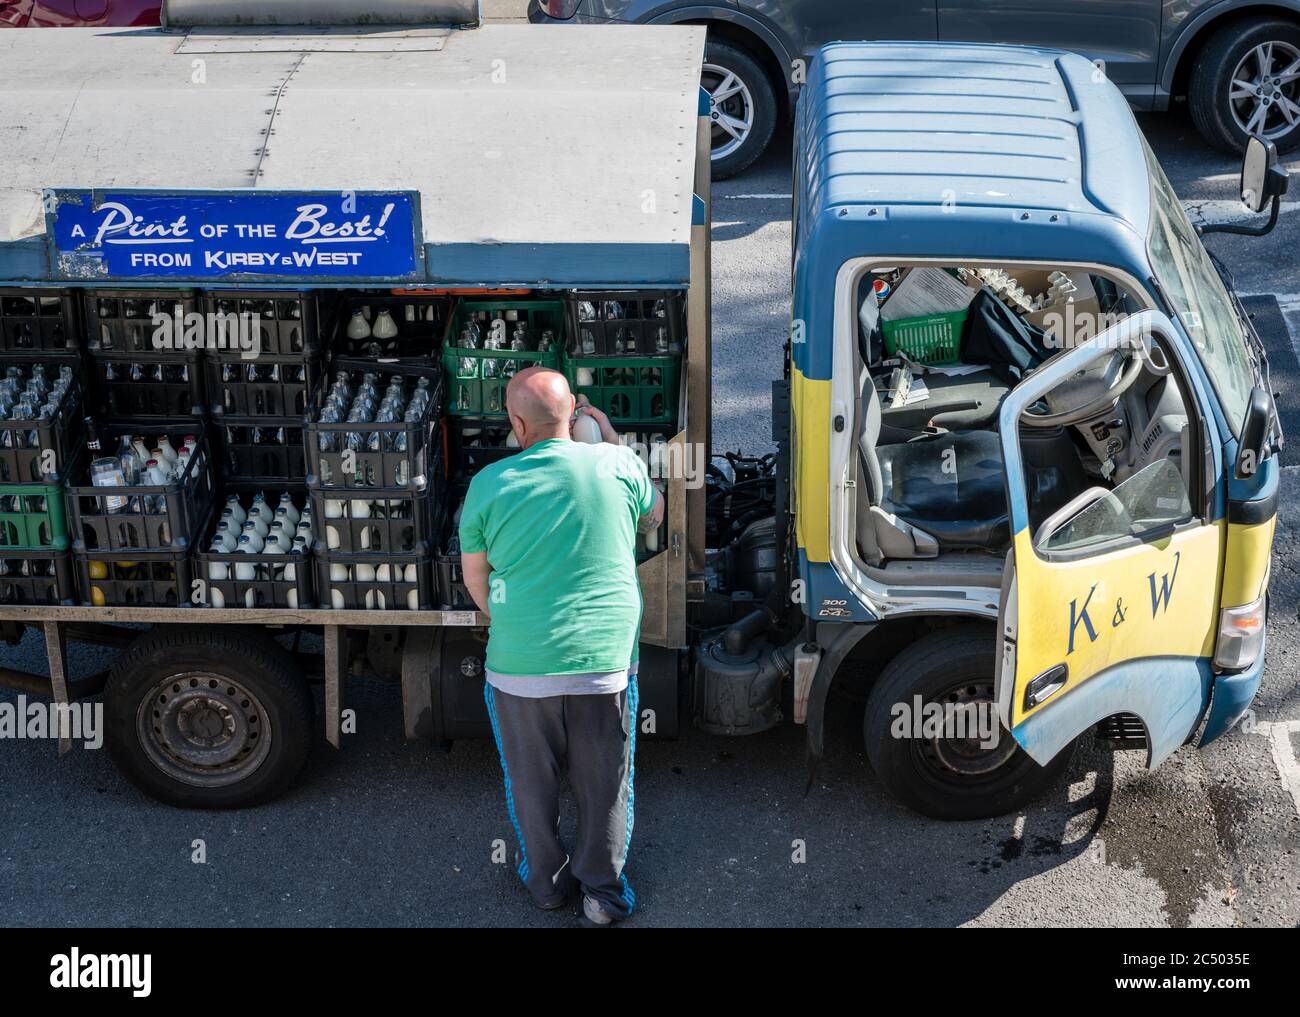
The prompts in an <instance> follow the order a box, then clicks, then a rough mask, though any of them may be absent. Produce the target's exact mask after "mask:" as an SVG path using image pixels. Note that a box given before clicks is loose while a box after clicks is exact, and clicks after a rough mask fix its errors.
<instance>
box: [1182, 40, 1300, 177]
mask: <svg viewBox="0 0 1300 1017" xmlns="http://www.w3.org/2000/svg"><path fill="white" fill-rule="evenodd" d="M1187 102H1188V105H1189V106H1190V107H1191V113H1192V120H1193V122H1194V123H1195V124H1196V129H1197V130H1198V131H1200V133H1201V135H1202V136H1203V137H1204V138H1205V140H1206V141H1208V142H1209V143H1210V144H1211V145H1213V146H1214V147H1215V148H1220V149H1223V150H1224V151H1227V152H1240V151H1241V150H1242V149H1244V148H1245V147H1246V139H1247V137H1248V136H1249V135H1251V134H1259V135H1261V136H1262V137H1264V138H1265V139H1267V140H1269V141H1271V142H1273V144H1274V145H1276V146H1277V150H1278V151H1279V152H1286V151H1290V150H1291V149H1293V148H1295V147H1296V146H1297V145H1300V25H1297V24H1296V23H1295V22H1292V21H1282V20H1280V19H1270V20H1268V21H1258V20H1253V19H1250V20H1241V21H1237V22H1234V23H1233V24H1230V25H1225V26H1224V27H1223V28H1220V29H1219V30H1218V31H1216V32H1215V33H1214V34H1213V35H1212V36H1211V37H1210V39H1209V41H1208V42H1206V44H1205V48H1204V49H1202V50H1201V52H1200V53H1199V54H1198V55H1197V57H1196V59H1195V63H1194V64H1193V65H1192V76H1191V82H1190V85H1189V88H1188V95H1187Z"/></svg>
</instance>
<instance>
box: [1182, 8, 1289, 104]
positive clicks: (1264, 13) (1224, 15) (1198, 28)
mask: <svg viewBox="0 0 1300 1017" xmlns="http://www.w3.org/2000/svg"><path fill="white" fill-rule="evenodd" d="M1270 19H1281V20H1284V21H1291V22H1294V23H1295V24H1296V25H1297V26H1300V0H1290V2H1278V0H1260V2H1258V3H1241V2H1240V0H1220V2H1218V3H1213V4H1210V5H1209V6H1207V7H1206V8H1205V9H1204V10H1202V11H1200V12H1199V13H1197V14H1196V16H1195V17H1193V18H1192V19H1191V21H1190V22H1189V23H1188V24H1187V25H1185V26H1184V27H1183V29H1182V30H1181V31H1180V32H1179V34H1178V37H1177V38H1176V40H1175V41H1174V44H1173V46H1172V47H1171V49H1170V50H1169V53H1168V54H1164V55H1162V57H1161V60H1162V66H1161V70H1160V81H1159V86H1158V87H1159V88H1161V89H1162V90H1164V92H1165V94H1166V95H1168V96H1174V95H1186V94H1187V87H1188V82H1189V80H1190V78H1191V74H1192V66H1193V64H1194V63H1195V62H1196V58H1197V56H1198V54H1199V53H1200V52H1201V50H1202V49H1204V47H1205V44H1206V43H1207V42H1209V40H1210V39H1211V37H1212V36H1213V35H1214V33H1215V32H1217V31H1219V30H1220V29H1221V28H1223V27H1224V26H1225V25H1230V24H1233V23H1234V22H1238V21H1248V20H1256V21H1266V20H1270Z"/></svg>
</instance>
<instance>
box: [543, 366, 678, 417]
mask: <svg viewBox="0 0 1300 1017" xmlns="http://www.w3.org/2000/svg"><path fill="white" fill-rule="evenodd" d="M681 368H682V358H681V354H669V355H668V356H664V357H628V356H620V357H566V358H565V360H564V375H565V377H566V378H568V379H569V387H570V388H571V389H573V394H574V395H575V396H579V395H585V396H586V397H587V398H588V399H589V400H590V401H591V404H592V405H593V406H596V407H598V408H599V409H602V410H604V411H605V415H606V416H608V417H609V421H610V423H611V424H614V425H616V426H623V425H628V426H630V425H633V424H638V425H642V426H651V425H660V426H669V427H672V426H675V425H676V423H677V404H678V397H679V393H678V388H677V382H678V378H679V377H680V375H681ZM583 371H589V372H591V373H590V376H586V375H581V376H580V374H579V372H583Z"/></svg>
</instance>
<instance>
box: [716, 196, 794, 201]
mask: <svg viewBox="0 0 1300 1017" xmlns="http://www.w3.org/2000/svg"><path fill="white" fill-rule="evenodd" d="M714 197H715V198H728V199H730V200H732V201H776V200H778V199H781V200H785V201H789V200H790V199H791V198H793V197H794V195H792V194H715V195H714Z"/></svg>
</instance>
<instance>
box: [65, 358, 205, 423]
mask: <svg viewBox="0 0 1300 1017" xmlns="http://www.w3.org/2000/svg"><path fill="white" fill-rule="evenodd" d="M89 361H90V372H91V378H92V386H93V387H94V390H95V392H96V393H97V405H98V408H99V410H100V412H101V413H103V414H106V415H107V416H111V417H130V418H134V419H137V420H139V419H145V418H150V417H152V418H154V419H156V420H161V419H171V418H174V417H200V416H202V415H203V413H204V411H205V409H206V405H205V402H206V401H205V399H204V396H203V357H202V355H201V354H199V353H150V354H148V355H138V354H129V353H128V354H118V353H92V354H91V355H90V357H89Z"/></svg>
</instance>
